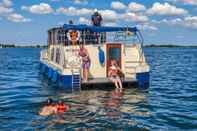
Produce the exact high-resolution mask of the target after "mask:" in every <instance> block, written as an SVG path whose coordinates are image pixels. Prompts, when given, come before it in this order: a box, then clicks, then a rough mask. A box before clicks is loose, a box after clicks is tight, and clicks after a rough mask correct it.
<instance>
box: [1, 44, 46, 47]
mask: <svg viewBox="0 0 197 131" xmlns="http://www.w3.org/2000/svg"><path fill="white" fill-rule="evenodd" d="M46 47H47V45H26V46H25V45H14V44H0V48H46Z"/></svg>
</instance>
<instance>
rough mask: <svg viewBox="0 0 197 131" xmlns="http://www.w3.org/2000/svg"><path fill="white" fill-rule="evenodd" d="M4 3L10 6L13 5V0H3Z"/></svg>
mask: <svg viewBox="0 0 197 131" xmlns="http://www.w3.org/2000/svg"><path fill="white" fill-rule="evenodd" d="M2 4H3V5H4V6H5V7H10V6H12V1H11V0H2Z"/></svg>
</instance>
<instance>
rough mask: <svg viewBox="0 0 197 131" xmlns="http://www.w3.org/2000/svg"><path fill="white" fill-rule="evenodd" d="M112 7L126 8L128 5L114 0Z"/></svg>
mask: <svg viewBox="0 0 197 131" xmlns="http://www.w3.org/2000/svg"><path fill="white" fill-rule="evenodd" d="M111 8H112V9H115V10H123V9H126V8H127V7H126V5H125V4H124V3H122V2H120V1H112V3H111Z"/></svg>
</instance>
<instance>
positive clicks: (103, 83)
mask: <svg viewBox="0 0 197 131" xmlns="http://www.w3.org/2000/svg"><path fill="white" fill-rule="evenodd" d="M122 81H123V87H124V88H130V87H132V86H136V84H137V80H136V79H132V78H129V79H128V78H125V79H124V80H122ZM81 87H82V89H95V88H96V89H97V88H99V89H105V88H106V87H107V88H108V89H109V88H110V87H111V88H115V85H114V84H113V83H112V81H111V80H110V79H109V78H96V79H89V80H88V81H87V82H83V81H82V85H81Z"/></svg>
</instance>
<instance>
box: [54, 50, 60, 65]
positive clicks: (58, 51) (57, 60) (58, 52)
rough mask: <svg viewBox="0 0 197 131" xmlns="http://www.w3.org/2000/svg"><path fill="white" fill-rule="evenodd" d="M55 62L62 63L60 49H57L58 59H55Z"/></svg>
mask: <svg viewBox="0 0 197 131" xmlns="http://www.w3.org/2000/svg"><path fill="white" fill-rule="evenodd" d="M55 62H56V63H58V64H59V63H60V49H59V48H57V49H56V59H55Z"/></svg>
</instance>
